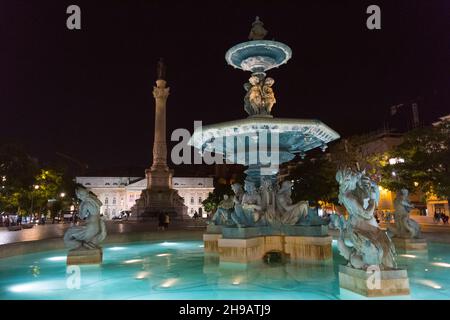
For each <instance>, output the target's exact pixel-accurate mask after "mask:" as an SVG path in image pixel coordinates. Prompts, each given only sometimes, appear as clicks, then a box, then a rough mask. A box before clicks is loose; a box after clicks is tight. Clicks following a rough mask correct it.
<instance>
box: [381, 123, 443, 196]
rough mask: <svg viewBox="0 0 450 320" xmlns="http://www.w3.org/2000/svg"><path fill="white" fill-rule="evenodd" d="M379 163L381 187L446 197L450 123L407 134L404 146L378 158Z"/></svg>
mask: <svg viewBox="0 0 450 320" xmlns="http://www.w3.org/2000/svg"><path fill="white" fill-rule="evenodd" d="M389 159H391V161H389ZM378 161H379V163H380V164H381V170H379V174H380V176H381V181H380V184H381V185H382V186H383V187H386V188H388V189H389V190H392V191H396V190H399V189H401V188H406V189H409V190H410V191H422V192H423V193H425V194H435V195H437V196H438V197H442V198H449V197H450V171H449V170H450V122H448V121H447V122H443V123H442V124H440V125H438V126H431V127H424V128H419V129H416V130H413V131H410V132H408V133H407V134H405V136H404V141H403V143H401V144H400V145H398V146H397V147H396V148H394V150H392V151H391V152H387V153H385V154H383V155H381V156H380V157H379V159H378Z"/></svg>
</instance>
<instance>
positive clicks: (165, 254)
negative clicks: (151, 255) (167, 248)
mask: <svg viewBox="0 0 450 320" xmlns="http://www.w3.org/2000/svg"><path fill="white" fill-rule="evenodd" d="M171 255H172V254H170V253H160V254H157V255H156V256H157V257H168V256H171Z"/></svg>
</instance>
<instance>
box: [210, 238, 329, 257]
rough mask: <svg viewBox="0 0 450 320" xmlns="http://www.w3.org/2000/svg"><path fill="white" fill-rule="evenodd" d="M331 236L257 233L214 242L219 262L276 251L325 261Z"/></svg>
mask: <svg viewBox="0 0 450 320" xmlns="http://www.w3.org/2000/svg"><path fill="white" fill-rule="evenodd" d="M331 241H332V239H331V237H329V236H324V237H298V236H261V237H255V238H248V239H225V238H220V239H218V241H217V248H218V253H219V259H220V262H236V263H250V262H254V261H262V260H263V257H264V255H265V254H266V253H268V252H274V251H275V252H280V253H283V254H285V255H287V256H288V257H289V258H290V259H291V260H297V261H308V262H315V261H327V260H330V259H331V258H332V250H331Z"/></svg>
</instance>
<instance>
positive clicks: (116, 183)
mask: <svg viewBox="0 0 450 320" xmlns="http://www.w3.org/2000/svg"><path fill="white" fill-rule="evenodd" d="M75 181H76V182H77V183H79V184H81V185H83V186H84V187H86V188H87V189H88V190H90V191H91V192H93V193H94V194H95V195H96V196H97V197H98V199H99V200H100V201H101V202H102V204H103V205H102V206H101V208H100V213H101V214H103V216H104V217H106V218H108V219H112V218H113V217H117V216H119V214H120V212H122V211H127V210H130V209H131V207H132V206H133V205H134V204H135V202H136V200H137V199H139V197H140V195H141V192H142V190H144V189H145V188H146V187H147V180H146V179H145V178H142V177H76V179H75ZM172 186H173V188H174V189H175V190H177V191H178V194H179V195H180V196H181V197H182V198H184V204H185V205H186V207H187V208H188V215H189V216H191V217H192V216H193V215H194V213H195V212H197V213H199V214H200V215H202V214H204V213H205V210H204V208H203V205H202V201H203V200H205V199H206V198H207V197H208V194H209V193H210V192H213V190H214V185H213V178H203V177H201V178H197V177H194V178H191V177H174V178H172Z"/></svg>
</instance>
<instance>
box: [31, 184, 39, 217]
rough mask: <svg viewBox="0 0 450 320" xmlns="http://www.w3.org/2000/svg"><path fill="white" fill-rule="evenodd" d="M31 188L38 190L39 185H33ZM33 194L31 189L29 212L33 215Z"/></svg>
mask: <svg viewBox="0 0 450 320" xmlns="http://www.w3.org/2000/svg"><path fill="white" fill-rule="evenodd" d="M33 188H34V190H38V189H39V185H37V184H36V185H34V186H33ZM33 196H34V192H33V190H32V191H31V208H30V213H31V215H33V198H34V197H33Z"/></svg>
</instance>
